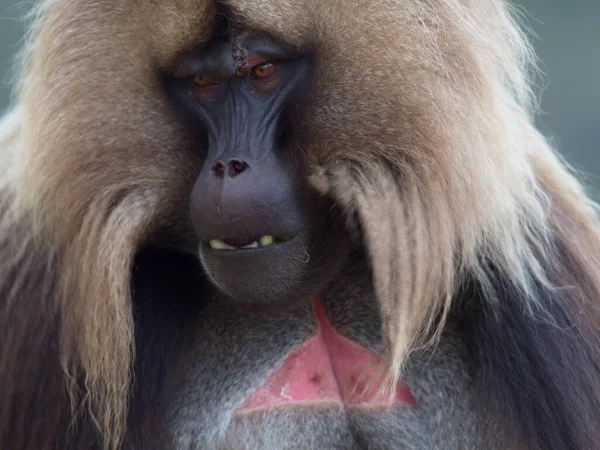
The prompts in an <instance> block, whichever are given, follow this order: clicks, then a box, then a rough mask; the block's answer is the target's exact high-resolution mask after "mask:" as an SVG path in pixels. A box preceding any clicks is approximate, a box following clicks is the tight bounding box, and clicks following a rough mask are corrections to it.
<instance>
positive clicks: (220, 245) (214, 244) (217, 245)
mask: <svg viewBox="0 0 600 450" xmlns="http://www.w3.org/2000/svg"><path fill="white" fill-rule="evenodd" d="M209 244H210V248H212V249H213V250H235V247H232V246H231V245H227V244H226V243H225V242H223V241H222V240H221V239H211V240H210V241H209Z"/></svg>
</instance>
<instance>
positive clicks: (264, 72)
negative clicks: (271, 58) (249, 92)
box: [250, 63, 277, 80]
mask: <svg viewBox="0 0 600 450" xmlns="http://www.w3.org/2000/svg"><path fill="white" fill-rule="evenodd" d="M275 72H277V65H276V64H271V63H264V64H259V65H258V66H254V67H253V68H252V70H251V71H250V77H251V78H252V79H255V80H264V79H266V78H269V77H270V76H272V75H273V74H274V73H275Z"/></svg>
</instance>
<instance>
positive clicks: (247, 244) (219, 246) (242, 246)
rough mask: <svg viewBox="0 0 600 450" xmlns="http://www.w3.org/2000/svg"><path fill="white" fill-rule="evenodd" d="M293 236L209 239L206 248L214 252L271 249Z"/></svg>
mask: <svg viewBox="0 0 600 450" xmlns="http://www.w3.org/2000/svg"><path fill="white" fill-rule="evenodd" d="M294 237H296V236H294V235H282V236H275V235H270V234H265V235H263V236H257V237H248V238H224V239H210V240H209V241H208V243H207V246H208V247H209V248H210V249H211V250H216V251H235V250H251V249H257V248H265V247H272V246H274V245H277V244H283V243H285V242H288V241H290V240H292V239H294Z"/></svg>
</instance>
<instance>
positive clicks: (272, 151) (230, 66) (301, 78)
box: [168, 35, 348, 306]
mask: <svg viewBox="0 0 600 450" xmlns="http://www.w3.org/2000/svg"><path fill="white" fill-rule="evenodd" d="M174 74H175V76H174V77H173V79H172V80H170V81H169V82H168V85H169V92H170V93H171V95H172V97H173V98H174V100H175V103H176V105H177V108H178V109H181V110H185V116H186V121H185V123H186V124H187V126H188V128H189V129H190V133H191V134H192V135H193V136H195V139H196V141H197V142H198V143H199V144H198V147H199V151H200V152H202V153H203V160H204V163H203V167H202V169H201V171H200V173H199V175H198V177H197V180H196V182H195V185H194V187H193V189H192V192H191V195H190V203H189V208H190V217H191V222H192V224H193V227H194V229H195V231H196V234H197V237H198V240H199V243H200V244H199V253H200V258H201V261H202V264H203V266H204V269H205V270H206V272H207V273H208V275H209V277H210V279H211V280H212V282H213V283H214V284H215V285H216V286H217V287H218V288H219V289H220V290H221V291H222V292H223V293H225V294H227V295H228V296H229V297H230V298H232V299H233V300H234V301H235V302H237V303H244V304H252V305H255V306H256V305H260V304H262V305H272V304H273V303H275V304H283V305H287V304H291V303H293V301H294V299H299V298H305V297H307V296H310V295H311V294H313V293H314V292H315V291H316V290H318V289H320V288H322V284H323V282H324V280H325V279H331V276H332V273H335V271H336V267H339V266H340V265H341V264H342V263H343V261H345V259H346V258H345V256H346V254H347V253H348V245H347V244H344V243H341V242H340V241H344V240H345V238H346V236H347V233H346V232H345V230H344V226H343V225H342V224H341V220H340V216H339V215H337V214H336V212H335V208H333V204H332V202H331V200H329V199H328V198H326V197H323V196H318V195H317V194H316V193H315V192H314V191H313V190H311V188H310V187H308V185H307V183H306V182H305V180H304V173H303V167H304V164H303V161H302V157H301V155H300V153H299V149H298V145H296V144H295V142H296V140H295V135H296V134H297V132H298V128H299V126H300V125H299V117H300V111H301V110H302V107H303V104H304V103H305V102H306V100H307V98H308V96H307V95H306V94H307V90H308V88H309V84H310V75H311V57H310V55H309V54H308V53H305V52H298V51H291V50H289V49H286V48H284V47H283V46H282V45H279V44H278V43H276V42H273V41H271V40H268V39H266V38H263V37H260V36H253V35H250V36H248V35H243V36H241V37H240V36H237V37H233V38H227V39H225V40H223V39H221V40H219V39H216V40H215V41H213V42H212V43H211V45H209V46H208V47H207V48H205V49H203V50H202V51H200V52H197V53H195V54H191V55H186V56H185V57H184V58H182V62H179V63H178V64H177V65H176V68H175V70H174Z"/></svg>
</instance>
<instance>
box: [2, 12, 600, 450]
mask: <svg viewBox="0 0 600 450" xmlns="http://www.w3.org/2000/svg"><path fill="white" fill-rule="evenodd" d="M222 3H223V4H225V6H226V7H227V8H228V11H229V12H230V13H231V14H233V15H234V16H235V17H236V18H239V20H240V22H242V23H243V24H244V25H249V26H254V27H256V28H257V29H259V30H265V31H267V32H269V33H271V34H272V35H274V36H275V37H277V38H280V39H282V40H284V41H286V42H288V43H290V44H292V45H297V46H300V47H310V48H313V49H314V50H315V52H316V55H317V64H316V71H317V82H316V85H315V88H314V91H313V92H312V98H313V101H311V103H310V104H311V111H309V114H308V118H307V119H306V123H305V124H304V126H305V127H306V129H307V130H308V132H307V133H304V136H305V138H304V139H303V141H302V142H301V147H302V148H301V149H302V152H303V154H304V155H305V159H306V163H307V166H308V167H309V170H310V180H311V181H312V182H313V184H314V185H315V187H317V188H318V189H319V190H321V191H322V192H323V193H327V194H330V195H332V196H333V197H334V198H335V199H336V200H337V202H338V203H339V204H340V205H342V206H344V207H345V208H346V210H347V212H348V217H349V221H350V222H352V221H353V220H354V219H355V218H357V222H358V224H359V225H360V228H361V231H362V236H363V238H364V240H365V244H366V246H367V248H368V250H369V254H370V258H371V262H372V268H373V276H374V282H375V287H376V291H377V296H378V298H379V301H380V304H381V310H382V314H383V319H384V328H385V332H386V333H385V335H386V337H387V342H388V347H389V358H390V359H389V360H390V369H391V375H392V377H393V378H395V377H397V376H399V374H400V373H401V370H402V367H403V363H404V362H405V361H406V358H407V357H408V356H409V354H410V352H411V350H413V349H415V348H416V347H418V346H423V345H428V344H431V343H435V342H436V340H437V338H438V337H439V335H440V331H441V330H442V328H443V327H444V324H445V321H446V318H448V317H450V316H451V313H452V311H453V310H455V309H456V307H457V305H458V306H460V305H462V304H459V301H458V300H457V299H462V298H464V292H466V291H468V289H467V288H466V286H467V287H468V286H475V287H474V288H473V289H474V292H475V293H472V294H470V295H472V297H473V298H476V299H478V300H477V301H479V302H480V303H481V304H480V306H479V307H478V308H475V309H476V311H478V314H481V315H480V316H477V320H479V321H482V322H481V323H488V322H489V330H490V331H488V332H487V335H490V337H491V338H492V339H493V338H497V337H498V336H497V335H496V334H494V333H497V334H498V335H501V334H502V333H503V331H504V330H503V329H502V327H501V326H499V325H498V324H501V323H503V320H505V319H506V318H507V317H511V315H513V314H517V315H518V317H515V320H517V319H518V320H520V322H518V324H516V325H514V326H515V327H516V328H518V327H519V326H527V327H534V325H535V324H545V325H549V326H551V327H555V328H556V330H563V329H565V328H566V329H572V328H574V329H575V330H576V331H575V332H574V333H573V334H569V333H565V334H564V335H561V337H556V336H554V335H552V336H554V337H553V338H552V339H550V338H547V339H546V340H544V341H543V342H542V344H543V343H544V342H545V343H546V347H543V346H542V347H541V348H538V347H535V346H532V347H528V348H527V350H529V351H531V352H532V354H531V355H527V356H523V358H524V359H525V360H527V361H531V360H533V361H542V362H544V363H540V364H539V367H538V368H539V369H540V370H545V372H543V373H542V374H541V375H540V377H541V379H542V381H540V385H543V386H545V389H546V390H544V389H542V388H540V390H539V391H532V392H535V393H539V392H542V393H545V394H546V395H553V394H557V395H558V397H557V400H556V403H555V404H552V405H551V404H550V403H548V405H549V406H552V407H555V408H559V409H560V413H559V412H552V411H550V412H547V418H548V421H551V420H552V419H555V418H560V417H564V418H565V419H564V421H565V425H564V426H563V427H562V428H560V429H561V430H563V431H561V433H562V434H561V439H563V441H564V442H565V443H566V444H568V445H567V446H566V447H563V448H591V447H589V446H586V445H587V444H589V443H590V442H594V441H593V438H594V435H597V434H598V433H597V432H595V431H593V430H591V429H589V428H586V426H585V425H589V426H591V423H592V419H593V417H592V416H593V414H596V416H598V414H599V413H600V404H599V402H600V400H599V399H600V380H599V377H598V374H599V370H598V361H599V360H600V342H599V337H598V336H599V333H598V330H597V328H598V307H599V302H600V297H599V294H600V292H599V291H600V233H599V231H598V225H597V216H596V211H595V209H596V207H595V205H594V204H593V203H592V202H591V201H590V200H589V199H588V197H587V196H586V194H585V193H584V192H583V190H582V188H581V186H580V184H579V183H578V181H577V180H576V179H575V177H574V176H573V175H572V174H571V173H570V172H569V170H568V169H567V168H566V165H565V164H564V163H562V162H561V161H560V160H559V159H558V157H557V156H556V154H555V152H554V151H553V149H551V147H550V146H549V144H548V143H547V141H546V140H545V139H544V137H543V136H541V135H540V133H539V132H538V131H537V130H536V129H535V127H534V125H533V114H534V113H535V102H534V97H533V95H532V93H531V89H530V85H531V83H530V76H531V73H532V72H531V71H532V69H533V68H534V58H533V54H532V52H531V49H530V46H529V44H528V42H527V40H526V38H525V36H524V34H523V33H522V32H521V31H520V29H519V27H518V26H517V23H516V21H515V18H514V14H511V11H510V8H509V6H508V4H507V3H506V2H504V1H501V0H485V1H475V0H423V1H418V2H417V1H400V0H396V1H391V0H357V1H354V2H346V1H342V0H339V1H332V0H328V1H313V0H310V1H309V0H300V1H297V0H294V1H291V0H277V1H276V0H229V1H223V2H222ZM214 12H215V10H214V5H212V4H209V3H208V2H203V1H191V0H178V1H173V2H158V1H156V2H154V1H148V2H129V1H125V0H116V1H111V2H108V1H106V2H105V1H97V2H81V1H78V0H61V1H57V0H45V1H42V2H41V3H40V5H39V6H38V7H37V8H36V10H35V11H34V13H33V14H32V18H31V25H30V32H29V34H28V37H27V44H26V48H25V51H24V53H23V63H22V67H23V69H22V73H21V75H20V80H21V82H20V88H19V91H18V104H17V106H16V107H15V108H14V110H13V111H12V112H10V113H9V114H8V115H7V116H6V117H5V119H4V120H3V122H2V125H1V128H0V149H1V152H2V153H1V154H0V159H1V164H0V171H2V174H1V177H0V189H1V190H0V208H1V209H0V214H1V216H0V226H1V228H0V249H2V257H1V259H0V294H1V295H2V298H1V299H0V330H1V331H0V339H1V342H2V355H1V357H0V385H1V386H2V387H1V389H2V401H3V402H5V403H3V405H20V404H22V405H29V404H30V403H29V402H32V401H34V399H33V396H35V395H42V393H43V392H44V391H43V386H42V387H39V388H38V390H36V391H35V392H33V393H32V392H28V391H26V390H25V391H23V390H21V389H20V388H19V385H18V382H19V379H18V377H21V376H24V373H22V371H27V370H28V368H23V367H22V365H21V363H17V360H18V358H19V357H21V356H22V354H23V353H22V352H23V351H24V349H29V353H30V354H31V355H32V357H33V358H38V357H39V358H41V357H42V354H43V353H44V352H46V353H47V355H49V356H48V358H51V357H52V355H56V357H57V358H59V359H60V370H59V369H58V368H56V370H57V372H56V373H54V372H52V373H53V374H54V375H53V376H55V377H56V378H55V380H58V381H57V382H60V383H64V385H65V392H64V395H65V396H66V395H68V396H69V399H70V401H71V402H72V405H73V407H74V412H77V411H80V408H83V409H84V410H87V411H88V412H89V417H90V418H91V420H92V421H94V422H95V424H96V426H97V428H98V430H99V431H100V433H101V435H102V437H103V442H104V445H105V447H107V448H118V446H119V444H120V442H121V441H122V438H123V435H124V432H125V425H126V420H127V414H128V405H129V393H130V385H131V383H132V370H133V369H132V366H133V357H134V352H135V348H134V328H133V327H134V324H133V316H132V308H131V301H130V284H131V280H130V278H131V266H132V263H133V259H134V257H135V254H136V252H137V251H138V250H139V248H140V247H142V246H143V245H144V244H145V243H146V242H147V241H148V239H150V238H151V236H152V235H153V233H155V232H156V231H157V229H158V228H159V227H160V226H163V225H164V223H167V222H169V221H171V220H174V218H175V219H178V218H180V217H178V216H177V214H178V213H179V214H181V213H180V212H179V211H182V210H185V198H186V195H187V192H186V189H189V183H190V180H191V179H192V177H193V176H194V173H193V170H191V169H190V165H189V158H188V157H187V156H186V155H185V152H184V151H182V148H185V140H184V139H183V138H182V137H181V135H182V133H181V132H180V130H179V129H178V126H177V125H176V124H175V121H174V120H172V112H171V111H170V110H169V106H168V104H167V102H166V100H165V99H164V94H163V93H162V91H161V88H160V83H159V77H158V75H157V74H158V73H159V72H160V70H162V69H163V68H164V67H166V66H167V65H168V63H169V61H170V59H171V58H173V57H174V56H175V55H176V53H177V52H178V51H180V50H182V49H185V48H188V47H190V46H191V45H193V44H195V43H198V42H201V41H202V40H203V39H206V38H207V36H209V34H210V23H211V19H212V17H213V14H214ZM505 285H507V287H506V289H507V290H508V289H509V287H508V286H510V290H509V291H510V293H511V294H510V296H508V297H507V295H506V293H505V292H504V291H503V289H504V288H503V286H505ZM25 304H26V305H28V306H27V308H26V309H23V308H24V307H19V306H18V305H25ZM15 305H17V306H15ZM465 308H466V306H465ZM28 311H29V312H28ZM32 311H33V312H32ZM507 311H508V312H507ZM471 325H473V324H471ZM480 326H482V325H480ZM534 329H537V328H535V327H534ZM491 330H494V331H491ZM468 332H469V333H471V334H472V336H473V338H474V339H485V337H486V336H487V335H486V333H484V332H483V331H482V330H481V329H471V328H470V329H469V330H468ZM557 332H558V331H557ZM547 333H549V334H544V335H542V336H541V337H539V336H537V337H536V336H533V337H532V339H533V340H535V339H538V340H540V339H545V337H544V336H549V335H551V332H550V331H548V332H547ZM518 336H520V337H522V335H520V334H519V335H518ZM498 339H499V338H498ZM52 342H55V343H56V348H55V349H54V350H53V353H52V352H50V350H48V348H50V347H48V346H50V345H51V343H52ZM510 342H513V341H510ZM575 342H576V345H575ZM513 343H514V342H513ZM488 344H489V345H487V344H485V343H481V345H474V347H473V348H472V355H473V358H474V360H476V361H480V362H482V364H483V363H484V362H486V363H488V364H487V365H486V366H485V367H488V368H489V372H486V373H489V377H488V378H486V379H485V380H481V383H482V386H488V385H490V380H491V381H493V380H495V379H500V378H501V377H502V375H506V376H508V374H507V372H508V371H509V370H510V369H511V368H515V367H516V366H515V365H514V364H508V363H507V362H506V361H507V360H508V359H509V358H510V355H509V354H506V351H508V350H510V349H511V348H512V347H511V346H510V345H508V343H507V341H502V340H501V339H500V341H499V342H492V343H488ZM486 345H487V346H486ZM498 345H505V346H506V347H505V348H504V349H503V348H498ZM523 345H525V346H527V342H523ZM540 345H541V344H540ZM567 350H570V351H567ZM503 352H504V353H503ZM544 352H548V354H550V353H552V354H554V355H556V358H557V360H556V361H553V362H552V366H550V362H549V361H546V360H545V359H543V358H542V357H543V356H544V355H542V353H544ZM44 356H46V355H44ZM545 358H547V355H546V356H545ZM517 359H518V358H517ZM32 364H33V363H32ZM40 364H41V363H40ZM502 364H504V366H503V367H500V366H501V365H502ZM47 365H48V367H50V366H51V364H50V363H49V362H48V364H47ZM525 365H526V364H525ZM575 365H576V366H575ZM36 367H38V369H37V370H39V367H40V366H35V364H34V365H33V367H32V368H31V371H32V372H27V374H28V375H29V378H24V379H25V380H28V379H29V380H33V379H35V374H33V375H32V373H33V371H35V370H36ZM573 367H576V368H577V371H578V372H577V373H579V375H578V376H575V375H576V374H574V368H573ZM52 370H54V369H52ZM523 373H524V374H526V375H527V374H531V372H528V371H526V370H524V372H523ZM568 376H575V378H574V380H568ZM544 377H545V378H544ZM548 380H550V381H551V382H550V381H548ZM559 380H563V381H565V382H567V381H569V382H571V383H573V382H575V383H577V384H576V385H575V386H572V385H571V387H570V389H571V395H572V396H571V397H569V398H568V399H567V398H566V397H565V396H562V397H561V396H560V395H559V394H560V393H559V392H557V391H556V390H557V389H560V384H561V383H560V382H559ZM488 387H489V386H488ZM513 388H514V386H513ZM520 389H523V390H524V391H527V390H526V389H525V388H522V387H521V388H520ZM553 389H554V390H553ZM507 390H508V391H511V390H510V389H508V388H507ZM488 391H489V392H492V391H493V389H492V388H491V387H490V388H489V389H488ZM511 392H515V389H512V391H511ZM23 395H24V396H25V397H27V396H28V395H30V396H32V398H29V399H28V398H25V399H24V398H23ZM499 397H500V393H499V394H498V395H497V397H496V398H499ZM511 399H512V400H511ZM511 399H509V400H508V401H507V403H510V401H513V400H514V402H513V404H504V403H503V404H500V406H499V407H498V411H499V413H502V412H503V411H504V412H512V413H514V412H515V411H517V412H518V410H519V408H525V406H523V401H522V400H521V401H520V403H519V401H518V400H515V399H514V398H512V397H511ZM19 402H21V403H19ZM503 408H504V409H503ZM7 410H8V411H10V408H7ZM67 419H68V418H67ZM67 419H65V418H64V417H57V418H56V423H55V424H47V425H48V427H50V428H52V427H54V428H55V429H56V430H58V428H59V427H61V426H63V424H64V420H67ZM509 420H510V418H508V419H507V421H509ZM516 422H518V419H517V418H515V419H514V420H513V421H512V422H511V423H512V425H510V426H512V428H513V429H514V432H515V434H516V435H518V436H521V438H526V437H524V434H523V433H525V434H526V433H527V432H526V431H523V430H518V429H517V428H518V425H517V424H516ZM549 425H550V424H549ZM11 426H14V424H11V423H10V418H9V417H7V416H6V414H0V442H5V440H4V439H3V436H7V435H8V433H10V431H9V430H10V427H11ZM21 426H25V425H24V424H23V425H21ZM41 432H42V431H40V433H41ZM567 435H568V436H570V437H565V436H567ZM596 438H598V436H596ZM32 439H33V438H32ZM532 439H533V440H534V441H536V442H538V443H539V448H542V445H543V443H545V442H552V441H551V440H545V439H542V438H541V437H539V436H534V437H533V438H532ZM552 445H556V446H555V447H554V448H561V447H559V446H558V445H557V444H552ZM546 448H550V447H546Z"/></svg>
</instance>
